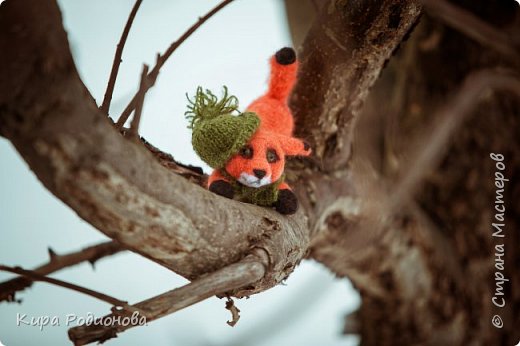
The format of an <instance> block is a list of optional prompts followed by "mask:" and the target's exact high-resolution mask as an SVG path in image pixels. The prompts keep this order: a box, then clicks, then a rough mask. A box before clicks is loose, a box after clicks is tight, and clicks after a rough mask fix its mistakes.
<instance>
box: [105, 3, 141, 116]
mask: <svg viewBox="0 0 520 346" xmlns="http://www.w3.org/2000/svg"><path fill="white" fill-rule="evenodd" d="M142 2H143V0H136V1H135V4H134V7H132V11H131V12H130V15H129V16H128V20H127V21H126V24H125V28H124V29H123V33H122V34H121V39H120V40H119V43H118V44H117V49H116V53H115V55H114V62H113V63H112V70H111V71H110V77H109V79H108V84H107V90H106V91H105V97H104V98H103V103H102V104H101V107H100V108H99V109H100V110H101V111H102V112H103V113H105V114H106V115H108V112H109V111H110V102H112V94H113V93H114V86H115V85H116V79H117V73H118V72H119V66H120V65H121V61H122V60H121V57H122V55H123V49H124V47H125V43H126V39H127V37H128V33H129V32H130V28H131V27H132V24H133V22H134V18H135V15H136V14H137V11H138V10H139V7H140V6H141V3H142Z"/></svg>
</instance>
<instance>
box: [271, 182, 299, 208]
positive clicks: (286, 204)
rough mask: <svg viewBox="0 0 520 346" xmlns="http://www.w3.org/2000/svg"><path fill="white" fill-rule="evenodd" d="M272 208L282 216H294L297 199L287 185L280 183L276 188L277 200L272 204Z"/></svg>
mask: <svg viewBox="0 0 520 346" xmlns="http://www.w3.org/2000/svg"><path fill="white" fill-rule="evenodd" d="M273 207H274V208H275V209H276V211H277V212H279V213H280V214H284V215H290V214H294V213H296V211H297V210H298V198H296V195H295V194H294V192H292V190H291V188H290V187H289V185H287V183H285V182H284V183H281V184H280V186H279V187H278V199H277V200H276V202H274V204H273Z"/></svg>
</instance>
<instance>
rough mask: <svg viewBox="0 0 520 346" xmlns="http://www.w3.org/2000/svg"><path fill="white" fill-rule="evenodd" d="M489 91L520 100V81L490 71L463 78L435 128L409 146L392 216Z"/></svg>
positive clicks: (393, 195) (393, 198)
mask: <svg viewBox="0 0 520 346" xmlns="http://www.w3.org/2000/svg"><path fill="white" fill-rule="evenodd" d="M489 89H492V90H508V91H511V92H514V93H516V94H517V95H519V96H520V80H519V79H518V77H516V76H515V75H513V74H512V73H504V72H498V71H493V70H482V71H478V72H474V73H472V74H470V75H469V76H468V77H467V78H466V80H465V81H464V83H463V85H462V87H461V88H460V89H459V91H458V92H457V93H456V95H455V96H454V97H453V98H452V99H451V101H449V102H448V103H447V104H446V105H445V106H444V107H442V108H441V109H440V110H439V111H438V113H437V115H436V116H434V119H437V123H436V125H435V126H433V128H432V129H431V130H429V131H425V133H423V134H421V135H420V136H418V138H416V139H415V141H412V142H411V143H415V144H412V145H410V146H409V147H410V148H418V149H414V150H415V152H413V153H411V154H410V155H407V156H408V157H407V162H408V165H407V167H408V168H407V169H404V170H403V171H404V172H406V174H405V175H404V176H403V177H402V178H401V179H400V180H399V181H398V182H397V183H396V184H395V187H394V189H393V192H392V193H390V194H389V196H391V197H390V200H389V205H388V208H389V209H388V210H389V212H391V213H393V212H394V211H396V210H398V209H399V208H400V207H401V206H402V205H403V203H406V201H407V200H408V199H409V198H410V197H411V196H412V195H413V192H414V191H415V189H416V188H417V186H418V185H419V183H420V182H421V181H422V179H423V178H424V176H425V175H426V174H428V172H430V171H431V170H432V169H433V168H434V167H436V166H437V164H438V162H439V161H440V159H441V158H442V154H443V153H444V151H445V150H446V146H447V143H448V141H449V140H450V138H452V136H453V134H454V133H455V131H456V130H457V129H458V128H459V127H460V125H461V124H462V123H463V121H464V119H465V118H466V117H467V116H468V115H469V114H470V112H471V110H473V109H474V108H475V107H476V105H477V104H478V103H477V102H475V100H476V99H477V98H478V97H479V96H480V95H482V93H483V92H484V91H486V90H489ZM424 143H426V144H424Z"/></svg>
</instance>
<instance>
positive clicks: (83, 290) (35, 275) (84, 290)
mask: <svg viewBox="0 0 520 346" xmlns="http://www.w3.org/2000/svg"><path fill="white" fill-rule="evenodd" d="M0 270H1V271H6V272H10V273H14V274H18V275H22V276H25V277H27V278H29V279H31V281H43V282H47V283H49V284H52V285H56V286H60V287H64V288H68V289H70V290H73V291H76V292H80V293H83V294H86V295H88V296H91V297H94V298H97V299H99V300H102V301H104V302H107V303H109V304H112V305H114V306H117V307H122V308H123V309H125V310H127V311H136V309H134V308H132V307H130V306H129V305H128V303H127V302H125V301H122V300H119V299H117V298H114V297H111V296H109V295H106V294H104V293H101V292H97V291H94V290H91V289H89V288H85V287H82V286H78V285H75V284H71V283H70V282H66V281H63V280H58V279H53V278H49V277H47V276H44V275H41V274H38V273H36V272H34V271H31V270H25V269H22V268H20V267H8V266H4V265H0Z"/></svg>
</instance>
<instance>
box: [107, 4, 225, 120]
mask: <svg viewBox="0 0 520 346" xmlns="http://www.w3.org/2000/svg"><path fill="white" fill-rule="evenodd" d="M232 1H233V0H224V1H222V2H221V3H220V4H218V5H217V6H215V7H214V8H213V9H212V10H211V11H209V12H208V13H207V14H206V15H205V16H203V17H200V18H199V20H198V21H197V22H196V23H195V24H193V25H192V26H191V27H190V28H189V29H188V30H187V31H186V32H185V33H184V34H182V36H181V37H179V39H178V40H177V41H175V42H173V43H172V44H171V45H170V47H168V49H167V50H166V51H165V52H164V54H162V55H157V62H156V63H155V66H154V67H153V69H152V70H151V71H150V73H149V74H148V78H147V84H146V89H145V92H146V91H147V90H148V89H149V88H151V87H153V86H154V85H155V81H156V80H157V77H158V76H159V71H160V70H161V67H162V66H163V65H164V63H166V61H167V60H168V58H169V57H170V56H171V55H172V54H173V52H175V50H177V48H179V46H180V45H181V44H182V43H183V42H184V41H186V39H188V37H190V36H191V35H192V34H193V33H194V32H195V31H196V30H197V29H198V28H199V27H200V26H201V25H202V24H204V23H205V22H206V21H207V20H208V19H210V18H211V17H212V16H213V15H214V14H216V13H217V12H218V11H220V10H221V9H223V8H224V7H226V6H227V5H228V4H230V3H231V2H232ZM136 104H137V94H135V95H134V97H133V98H132V100H131V101H130V102H129V103H128V105H127V106H126V108H125V109H124V110H123V113H121V115H120V116H119V119H118V120H117V122H116V128H118V129H121V128H122V127H123V125H124V124H125V122H126V121H127V120H128V117H129V116H130V114H131V113H132V111H133V110H134V109H135V107H136Z"/></svg>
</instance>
